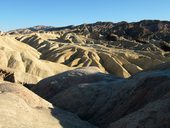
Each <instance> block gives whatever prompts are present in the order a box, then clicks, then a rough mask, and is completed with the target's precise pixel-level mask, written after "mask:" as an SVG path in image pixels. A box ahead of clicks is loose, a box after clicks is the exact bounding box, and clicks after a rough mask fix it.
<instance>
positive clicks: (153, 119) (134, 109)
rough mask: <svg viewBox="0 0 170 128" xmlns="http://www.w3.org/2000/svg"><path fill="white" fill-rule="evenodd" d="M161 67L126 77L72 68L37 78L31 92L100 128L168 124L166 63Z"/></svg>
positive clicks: (169, 99) (149, 127)
mask: <svg viewBox="0 0 170 128" xmlns="http://www.w3.org/2000/svg"><path fill="white" fill-rule="evenodd" d="M165 65H166V66H165ZM164 66H165V67H166V68H164V69H162V68H156V69H154V70H152V71H148V72H141V73H138V74H136V75H134V76H132V77H130V78H128V79H122V78H118V77H114V76H110V75H106V74H103V73H101V72H99V70H98V69H93V68H83V69H76V70H73V71H68V72H65V73H62V74H59V75H56V76H53V77H50V78H47V79H44V80H42V81H40V82H39V83H38V84H37V86H35V87H34V88H33V91H35V92H36V93H37V94H39V95H40V96H42V97H43V98H45V99H47V100H48V101H50V102H52V103H53V104H54V105H56V106H58V107H60V108H62V109H64V110H67V111H70V112H73V113H75V114H77V115H78V116H79V117H80V118H82V119H83V120H87V121H89V122H91V123H93V124H95V125H97V126H99V127H101V128H105V127H109V128H138V127H146V128H158V127H159V128H164V127H170V111H169V104H170V95H169V94H170V86H169V84H170V70H169V67H170V66H169V63H167V64H164ZM160 67H162V66H160ZM91 71H93V72H91ZM94 71H95V72H94ZM49 92H50V93H49Z"/></svg>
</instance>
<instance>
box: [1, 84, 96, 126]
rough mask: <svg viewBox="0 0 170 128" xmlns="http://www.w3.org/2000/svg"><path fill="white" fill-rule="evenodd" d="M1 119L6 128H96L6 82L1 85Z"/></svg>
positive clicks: (26, 90) (20, 87)
mask: <svg viewBox="0 0 170 128" xmlns="http://www.w3.org/2000/svg"><path fill="white" fill-rule="evenodd" d="M0 117H1V118H0V127H4V128H21V127H24V128H63V127H64V128H75V127H78V128H95V127H94V126H92V125H90V124H89V123H87V122H85V121H81V120H80V119H79V118H78V117H77V116H76V115H74V114H72V113H69V112H65V111H63V110H61V109H58V108H56V107H54V106H52V104H51V103H49V102H47V101H45V100H43V99H42V98H40V97H39V96H37V95H36V94H34V93H33V92H31V91H29V90H28V89H26V88H24V87H23V86H21V85H17V84H12V83H6V82H3V83H0Z"/></svg>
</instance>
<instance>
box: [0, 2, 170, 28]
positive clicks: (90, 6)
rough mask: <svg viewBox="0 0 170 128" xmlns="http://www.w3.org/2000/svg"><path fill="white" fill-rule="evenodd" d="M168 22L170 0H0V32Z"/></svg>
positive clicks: (169, 18)
mask: <svg viewBox="0 0 170 128" xmlns="http://www.w3.org/2000/svg"><path fill="white" fill-rule="evenodd" d="M142 19H160V20H170V0H0V30H3V31H7V30H11V29H16V28H23V27H30V26H35V25H51V26H65V25H71V24H73V25H77V24H82V23H92V22H96V21H112V22H119V21H128V22H131V21H139V20H142Z"/></svg>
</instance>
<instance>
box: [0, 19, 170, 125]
mask: <svg viewBox="0 0 170 128" xmlns="http://www.w3.org/2000/svg"><path fill="white" fill-rule="evenodd" d="M0 117H1V118H0V127H2V128H170V22H169V21H159V20H143V21H140V22H133V23H127V22H120V23H111V22H96V23H94V24H82V25H79V26H66V27H52V26H35V27H30V28H26V29H17V30H12V31H9V32H5V33H2V32H1V35H0Z"/></svg>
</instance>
